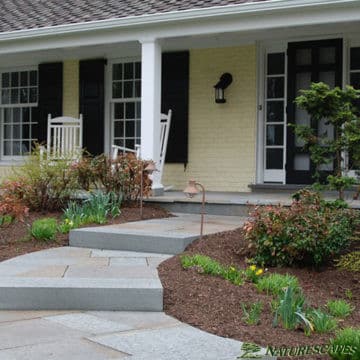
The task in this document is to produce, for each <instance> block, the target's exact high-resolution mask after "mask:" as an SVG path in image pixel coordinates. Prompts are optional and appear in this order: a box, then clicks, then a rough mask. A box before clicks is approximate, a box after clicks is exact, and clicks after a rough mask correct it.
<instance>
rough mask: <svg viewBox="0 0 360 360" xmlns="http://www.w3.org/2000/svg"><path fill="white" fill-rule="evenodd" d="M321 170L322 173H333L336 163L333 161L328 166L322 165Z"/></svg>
mask: <svg viewBox="0 0 360 360" xmlns="http://www.w3.org/2000/svg"><path fill="white" fill-rule="evenodd" d="M319 170H320V171H333V170H334V163H333V162H332V161H330V162H329V163H327V164H321V165H320V166H319Z"/></svg>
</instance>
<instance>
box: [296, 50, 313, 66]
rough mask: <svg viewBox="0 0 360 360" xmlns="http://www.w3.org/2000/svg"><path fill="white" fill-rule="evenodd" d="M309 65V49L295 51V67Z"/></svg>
mask: <svg viewBox="0 0 360 360" xmlns="http://www.w3.org/2000/svg"><path fill="white" fill-rule="evenodd" d="M310 64H311V49H298V50H296V65H310Z"/></svg>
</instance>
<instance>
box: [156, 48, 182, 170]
mask: <svg viewBox="0 0 360 360" xmlns="http://www.w3.org/2000/svg"><path fill="white" fill-rule="evenodd" d="M161 93H162V97H161V111H162V112H163V113H167V112H168V111H169V109H171V110H172V111H173V115H172V119H171V127H170V133H169V141H168V147H167V152H166V162H168V163H184V164H186V163H187V162H188V127H189V52H188V51H181V52H174V53H164V54H163V57H162V90H161Z"/></svg>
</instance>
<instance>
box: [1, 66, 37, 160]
mask: <svg viewBox="0 0 360 360" xmlns="http://www.w3.org/2000/svg"><path fill="white" fill-rule="evenodd" d="M0 94H1V97H0V124H1V127H0V146H1V149H0V156H1V159H2V160H16V159H20V158H22V157H23V156H24V155H27V154H29V153H30V152H31V148H32V144H33V142H34V141H35V140H36V138H35V136H34V127H35V126H36V125H37V119H35V116H34V113H33V109H34V108H35V107H37V105H38V71H37V69H36V68H26V69H15V70H4V71H1V70H0Z"/></svg>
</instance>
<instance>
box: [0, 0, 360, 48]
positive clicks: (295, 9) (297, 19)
mask: <svg viewBox="0 0 360 360" xmlns="http://www.w3.org/2000/svg"><path fill="white" fill-rule="evenodd" d="M358 5H359V2H358V0H343V1H338V0H329V1H325V0H316V1H310V0H275V1H269V2H263V3H248V4H242V5H229V6H223V7H218V8H216V7H214V8H208V9H198V10H188V11H178V12H169V13H164V14H155V15H144V16H137V17H127V18H123V19H110V20H102V21H98V22H96V21H95V22H88V23H81V24H73V25H61V26H54V27H49V28H40V29H31V30H19V31H14V32H8V33H0V54H9V53H16V52H21V51H34V50H42V49H43V50H44V49H55V48H64V47H76V46H86V45H96V44H97V45H99V44H111V43H121V42H126V41H142V40H146V39H148V40H154V39H166V38H171V37H174V38H176V37H184V36H196V35H206V34H219V33H231V32H244V31H246V32H249V31H259V30H270V29H280V28H286V29H289V28H295V27H299V26H313V25H321V24H322V25H325V24H330V23H332V24H339V23H350V22H358V21H359V19H360V7H359V6H358ZM265 15H266V16H265Z"/></svg>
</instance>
